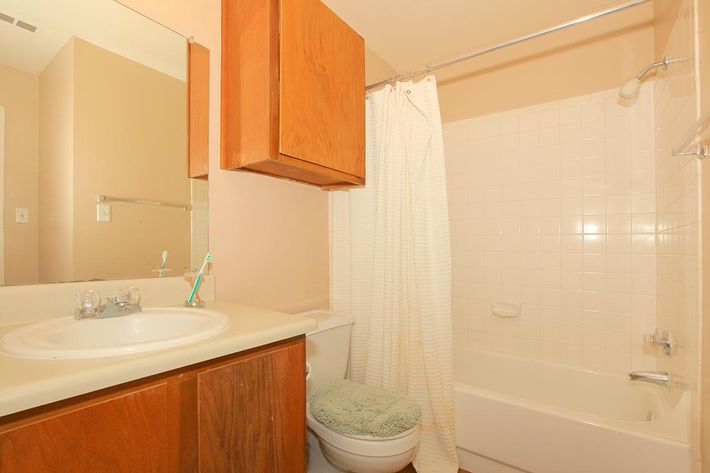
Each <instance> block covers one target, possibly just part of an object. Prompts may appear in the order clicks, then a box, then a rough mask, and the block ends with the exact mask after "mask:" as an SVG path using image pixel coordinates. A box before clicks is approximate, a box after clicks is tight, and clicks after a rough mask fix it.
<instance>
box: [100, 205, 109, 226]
mask: <svg viewBox="0 0 710 473" xmlns="http://www.w3.org/2000/svg"><path fill="white" fill-rule="evenodd" d="M96 221H97V222H99V223H111V206H110V205H109V204H96Z"/></svg>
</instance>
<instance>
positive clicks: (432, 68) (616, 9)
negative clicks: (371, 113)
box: [365, 0, 651, 90]
mask: <svg viewBox="0 0 710 473" xmlns="http://www.w3.org/2000/svg"><path fill="white" fill-rule="evenodd" d="M650 1H651V0H632V1H630V2H626V3H622V4H620V5H617V6H615V7H610V8H607V9H605V10H600V11H598V12H596V13H591V14H589V15H585V16H580V17H579V18H576V19H574V20H571V21H568V22H565V23H560V24H559V25H555V26H552V27H550V28H547V29H544V30H541V31H537V32H535V33H530V34H527V35H525V36H520V37H518V38H515V39H511V40H509V41H505V42H503V43H499V44H496V45H495V46H490V47H488V48H485V49H479V50H478V51H474V52H471V53H467V54H464V55H463V56H458V57H455V58H453V59H449V60H448V61H443V62H439V63H436V64H430V65H428V66H426V68H424V69H422V70H419V71H415V72H410V73H407V74H397V75H396V76H394V77H391V78H389V79H387V80H382V81H380V82H375V83H374V84H370V85H368V86H366V87H365V90H370V89H374V88H376V87H380V86H382V85H385V84H387V83H389V82H392V81H395V80H402V79H411V78H413V77H416V76H420V75H422V74H428V73H430V72H432V71H436V70H438V69H442V68H444V67H447V66H451V65H453V64H458V63H459V62H463V61H468V60H469V59H473V58H475V57H478V56H482V55H484V54H487V53H490V52H493V51H497V50H498V49H503V48H507V47H508V46H513V45H514V44H518V43H522V42H523V41H527V40H529V39H534V38H538V37H540V36H544V35H546V34H548V33H554V32H555V31H560V30H563V29H565V28H569V27H570V26H576V25H580V24H582V23H586V22H588V21H590V20H594V19H596V18H601V17H603V16H606V15H609V14H611V13H616V12H619V11H622V10H626V9H627V8H631V7H635V6H637V5H641V4H643V3H647V2H650Z"/></svg>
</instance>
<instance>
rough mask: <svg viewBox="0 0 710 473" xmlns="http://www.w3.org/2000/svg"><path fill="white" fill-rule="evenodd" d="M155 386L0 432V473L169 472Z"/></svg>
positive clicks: (162, 392) (162, 405)
mask: <svg viewBox="0 0 710 473" xmlns="http://www.w3.org/2000/svg"><path fill="white" fill-rule="evenodd" d="M166 401H167V388H166V385H165V384H164V383H163V384H159V385H154V386H150V387H147V388H145V389H142V390H138V391H135V392H131V393H127V394H122V395H120V396H118V397H115V398H112V399H107V400H104V401H102V402H98V403H95V404H88V405H86V404H82V405H80V407H77V408H74V409H66V410H63V411H61V413H59V414H58V415H55V416H52V415H45V416H43V417H42V418H41V419H37V420H36V421H35V422H29V423H23V424H20V425H17V424H10V425H9V426H5V427H2V428H0V472H2V473H30V472H31V473H45V472H46V473H135V472H138V471H141V472H151V473H163V472H164V473H169V472H170V471H171V470H170V469H169V468H168V429H167V426H168V410H167V403H166Z"/></svg>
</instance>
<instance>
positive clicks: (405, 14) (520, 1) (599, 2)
mask: <svg viewBox="0 0 710 473" xmlns="http://www.w3.org/2000/svg"><path fill="white" fill-rule="evenodd" d="M323 1H324V3H325V4H327V5H328V6H329V7H330V8H331V9H332V10H333V11H335V13H337V14H338V15H339V16H340V17H341V18H343V19H344V20H345V21H346V22H347V23H348V24H350V26H352V27H353V28H354V29H355V30H356V31H357V32H358V33H359V34H360V35H361V36H362V37H364V38H365V41H366V43H367V45H368V47H369V48H371V49H372V50H374V51H375V52H376V53H377V54H378V55H379V56H381V57H382V59H384V60H385V61H387V62H388V63H389V64H390V65H391V66H392V67H393V68H394V69H395V70H397V71H398V72H400V73H403V72H407V71H413V70H418V69H421V68H423V67H424V66H426V65H427V64H431V63H435V62H439V61H442V60H446V59H449V58H452V57H455V56H458V55H460V54H463V53H466V52H469V51H474V50H477V49H481V48H484V47H488V46H491V45H494V44H496V43H499V42H502V41H505V40H509V39H512V38H515V37H518V36H521V35H524V34H528V33H532V32H535V31H538V30H541V29H544V28H548V27H550V26H553V25H556V24H558V23H562V22H564V21H568V20H571V19H573V18H577V17H579V16H582V15H586V14H589V13H593V12H596V11H598V10H602V9H604V8H608V7H611V6H614V5H618V4H620V3H623V1H624V0H574V1H570V0H494V1H491V0H384V1H383V0H358V1H353V0H323ZM652 8H653V7H652V4H651V3H649V4H645V5H643V6H640V7H634V8H631V9H629V10H627V11H626V12H624V13H617V14H614V15H610V16H609V17H607V19H604V20H595V21H596V22H605V21H606V23H607V26H606V28H607V30H608V29H609V27H610V26H609V25H611V27H612V28H613V27H614V25H616V27H627V26H628V24H629V22H632V21H633V18H638V12H639V11H642V10H643V11H644V12H645V13H644V14H645V16H646V17H648V12H649V11H652ZM624 16H625V17H626V20H628V21H625V22H624V21H622V22H619V19H618V17H624ZM612 17H617V18H616V19H614V20H609V19H610V18H612ZM592 23H594V21H593V22H591V23H589V25H591V24H592ZM596 27H599V25H598V24H597V26H596ZM576 28H583V27H576ZM591 28H592V29H593V28H595V26H591ZM588 30H589V28H588ZM556 34H557V35H558V38H559V41H569V37H564V36H559V35H560V34H559V33H556ZM553 36H555V35H554V34H553V35H550V36H548V37H547V38H552V37H553ZM533 41H538V42H540V41H541V40H533ZM554 41H555V40H554V39H552V40H548V41H546V42H544V44H545V47H556V45H554ZM531 43H532V42H531ZM538 44H543V43H542V42H540V43H538ZM532 47H533V48H534V47H535V46H532ZM514 48H523V49H524V48H528V49H527V50H526V54H531V50H530V49H529V45H525V46H516V47H514ZM511 49H513V48H511ZM496 54H498V55H499V57H500V58H503V57H504V56H505V53H493V54H492V55H491V56H493V55H496ZM470 67H475V66H469V68H470ZM459 72H462V71H461V70H460V69H459ZM448 74H449V75H450V74H451V72H450V71H449V72H448ZM444 75H446V74H444Z"/></svg>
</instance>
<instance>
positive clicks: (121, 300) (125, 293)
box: [114, 286, 141, 305]
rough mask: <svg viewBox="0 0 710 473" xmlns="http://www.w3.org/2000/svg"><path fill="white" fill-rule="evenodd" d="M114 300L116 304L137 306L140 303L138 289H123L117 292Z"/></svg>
mask: <svg viewBox="0 0 710 473" xmlns="http://www.w3.org/2000/svg"><path fill="white" fill-rule="evenodd" d="M114 299H115V301H116V303H118V304H131V305H139V304H140V302H141V295H140V292H138V288H135V287H133V286H131V287H124V288H122V289H119V290H118V292H117V293H116V295H115V296H114Z"/></svg>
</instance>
